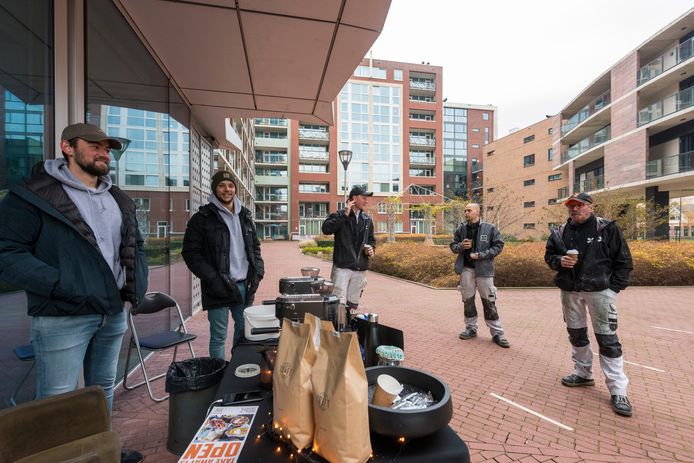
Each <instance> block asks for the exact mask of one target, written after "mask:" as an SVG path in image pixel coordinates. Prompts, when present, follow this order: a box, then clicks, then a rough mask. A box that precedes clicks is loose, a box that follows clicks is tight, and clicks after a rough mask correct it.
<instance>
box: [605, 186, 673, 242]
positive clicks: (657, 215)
mask: <svg viewBox="0 0 694 463" xmlns="http://www.w3.org/2000/svg"><path fill="white" fill-rule="evenodd" d="M594 199H595V201H594V202H595V214H596V215H599V216H600V217H604V218H606V219H609V220H614V221H615V222H617V225H619V228H621V229H622V232H623V233H624V236H626V237H627V238H630V239H637V238H644V239H645V238H650V237H653V233H654V231H655V230H656V229H657V228H658V227H660V226H662V225H664V224H667V223H668V222H669V219H670V214H669V212H670V208H669V206H668V205H665V206H661V205H659V204H657V203H656V202H655V201H654V200H653V199H646V198H645V197H643V196H634V195H633V194H629V193H625V192H621V191H619V190H610V189H609V188H607V189H605V191H604V192H602V193H597V194H595V195H594Z"/></svg>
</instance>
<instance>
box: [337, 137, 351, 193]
mask: <svg viewBox="0 0 694 463" xmlns="http://www.w3.org/2000/svg"><path fill="white" fill-rule="evenodd" d="M337 154H338V156H340V162H341V163H342V167H344V168H345V185H344V193H345V204H347V167H349V163H350V162H352V151H351V150H340V151H339V152H338V153H337Z"/></svg>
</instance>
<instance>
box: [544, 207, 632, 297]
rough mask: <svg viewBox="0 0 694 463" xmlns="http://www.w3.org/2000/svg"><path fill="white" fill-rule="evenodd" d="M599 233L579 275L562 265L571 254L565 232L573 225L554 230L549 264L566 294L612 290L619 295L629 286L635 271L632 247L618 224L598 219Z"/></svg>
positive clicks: (548, 247) (548, 251)
mask: <svg viewBox="0 0 694 463" xmlns="http://www.w3.org/2000/svg"><path fill="white" fill-rule="evenodd" d="M596 219H597V220H596V227H597V233H596V235H595V238H594V239H593V242H592V243H590V245H589V246H588V250H587V251H586V253H585V255H582V256H580V259H582V265H581V268H580V270H579V271H576V270H575V269H573V268H564V267H562V266H561V264H560V260H561V258H562V256H564V255H566V251H567V250H568V249H567V247H566V244H565V243H564V230H565V228H566V226H567V225H569V224H570V223H571V219H569V221H567V223H565V224H562V225H561V226H560V227H559V228H556V229H552V230H551V233H550V235H549V239H548V240H547V245H546V248H545V262H546V263H547V265H549V267H550V268H551V269H552V270H556V271H557V275H556V276H555V277H554V282H555V283H556V285H557V286H558V287H559V288H561V289H563V290H564V291H602V290H604V289H607V288H609V289H611V290H613V291H615V292H619V291H621V290H622V289H624V288H626V287H627V285H628V284H629V273H631V271H632V269H633V268H634V266H633V263H632V260H631V252H630V251H629V245H628V244H627V241H626V239H624V235H623V234H622V231H621V230H620V229H619V227H618V226H617V224H616V223H614V222H612V221H609V220H607V219H603V218H602V217H596Z"/></svg>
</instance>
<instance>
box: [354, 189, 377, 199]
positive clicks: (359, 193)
mask: <svg viewBox="0 0 694 463" xmlns="http://www.w3.org/2000/svg"><path fill="white" fill-rule="evenodd" d="M373 195H374V193H373V191H366V188H364V187H363V186H355V187H354V188H352V189H351V190H350V192H349V199H352V198H353V197H355V196H373Z"/></svg>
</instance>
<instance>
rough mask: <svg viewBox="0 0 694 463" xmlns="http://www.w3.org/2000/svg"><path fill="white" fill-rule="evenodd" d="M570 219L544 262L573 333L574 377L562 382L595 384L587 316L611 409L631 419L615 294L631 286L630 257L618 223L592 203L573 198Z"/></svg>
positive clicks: (587, 198)
mask: <svg viewBox="0 0 694 463" xmlns="http://www.w3.org/2000/svg"><path fill="white" fill-rule="evenodd" d="M564 205H565V206H566V208H567V210H568V213H569V219H568V221H567V222H566V223H565V224H562V225H561V226H560V227H559V228H558V229H553V230H552V233H551V234H550V236H549V239H548V240H547V246H546V250H545V262H547V265H549V267H550V268H551V269H552V270H556V271H557V276H556V277H554V282H555V283H556V285H557V286H558V287H559V289H561V305H562V311H563V314H564V321H565V322H566V329H567V331H568V333H569V342H570V343H571V351H572V355H571V356H572V358H573V361H574V372H573V373H572V374H570V375H568V376H564V377H563V378H562V379H561V383H562V384H563V385H564V386H567V387H583V386H593V385H595V379H594V378H593V350H592V349H591V347H590V339H588V315H590V321H591V324H592V325H593V332H594V333H595V338H596V339H597V340H598V346H600V357H599V358H600V366H601V367H602V372H603V374H604V375H605V385H606V386H607V389H609V391H610V395H611V400H610V403H611V405H612V410H613V411H614V412H615V413H616V414H618V415H622V416H631V413H632V407H631V403H630V402H629V399H628V398H627V385H628V384H629V379H628V378H627V376H626V374H625V373H624V357H623V355H622V344H621V343H620V342H619V338H618V337H617V307H616V306H615V299H616V297H617V293H619V292H620V291H621V290H623V289H625V288H626V287H627V285H628V284H629V273H630V272H631V270H632V269H633V264H632V260H631V253H630V251H629V245H628V244H627V242H626V240H625V239H624V236H623V235H622V231H621V230H620V229H619V227H618V226H617V224H616V223H615V222H612V221H610V220H607V219H604V218H602V217H597V216H596V215H595V214H593V198H591V197H590V196H589V195H587V194H586V193H575V194H573V195H572V196H571V197H570V198H569V199H567V200H566V201H565V202H564Z"/></svg>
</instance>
